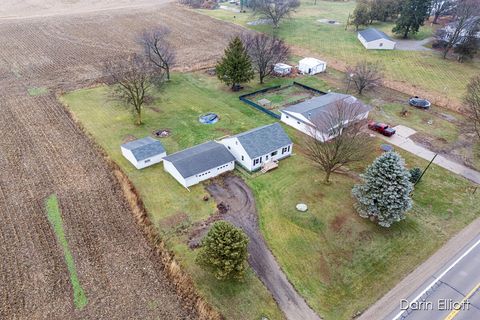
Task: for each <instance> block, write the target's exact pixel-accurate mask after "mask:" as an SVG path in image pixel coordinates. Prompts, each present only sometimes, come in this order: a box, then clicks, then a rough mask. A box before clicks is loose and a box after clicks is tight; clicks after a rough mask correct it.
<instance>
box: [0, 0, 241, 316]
mask: <svg viewBox="0 0 480 320" xmlns="http://www.w3.org/2000/svg"><path fill="white" fill-rule="evenodd" d="M31 1H34V0H30V2H31ZM49 1H50V2H52V1H53V0H49ZM10 3H13V2H12V1H10ZM112 3H113V2H112ZM2 8H4V7H3V3H2ZM155 8H156V9H155V10H152V9H151V8H149V10H143V11H142V9H140V8H135V9H128V10H115V11H101V12H94V13H88V14H87V13H82V14H79V15H69V16H63V15H62V16H56V17H35V18H28V19H27V18H21V19H3V20H1V19H0V42H1V43H2V50H1V51H0V88H2V89H3V90H1V91H0V110H2V112H1V113H0V127H1V128H2V134H1V135H0V168H2V169H1V170H0V222H1V223H0V256H1V257H2V262H1V263H0V279H1V281H0V292H2V294H1V295H0V318H1V319H12V318H14V319H45V318H52V319H127V318H137V319H152V318H159V319H191V318H196V314H195V312H193V311H192V308H193V307H195V309H196V310H197V311H198V313H199V314H200V315H201V314H202V312H205V313H204V314H207V315H210V316H204V318H212V319H213V318H215V319H217V318H218V315H216V314H215V312H210V311H211V309H210V308H209V307H208V306H207V305H206V304H205V303H204V302H203V301H202V300H201V299H199V298H198V297H194V294H193V293H192V292H193V291H194V289H193V285H192V283H191V282H189V280H188V277H186V276H182V277H178V276H177V275H178V274H181V271H179V270H180V269H179V267H178V265H177V264H176V263H175V261H174V260H172V259H171V258H169V255H168V254H167V253H166V251H165V250H163V249H161V246H160V247H159V245H158V244H156V245H155V246H152V245H151V244H152V241H153V240H155V239H158V237H157V236H155V235H154V234H153V233H152V232H145V230H147V229H148V230H152V227H151V225H150V227H148V228H147V229H146V227H145V225H147V226H148V224H146V223H147V222H148V218H147V217H146V214H145V213H144V212H143V213H142V212H140V213H138V214H137V216H135V212H137V211H138V210H137V211H135V210H133V209H132V207H131V206H130V205H129V201H127V200H130V199H126V198H125V192H127V191H128V190H129V189H128V188H127V189H125V188H122V186H121V185H120V184H119V180H118V179H120V176H121V175H119V174H116V175H113V174H112V171H111V168H110V166H109V165H108V164H107V162H106V161H105V159H104V158H103V156H102V154H101V153H100V152H99V151H98V150H97V148H95V146H93V145H92V143H91V141H90V140H89V139H88V138H87V137H86V136H85V134H84V133H83V132H82V130H81V129H80V128H79V126H78V125H77V124H76V123H75V122H74V121H73V120H72V119H71V117H70V116H69V114H68V113H67V112H66V110H65V109H64V107H63V106H62V105H61V104H60V103H58V101H57V99H56V96H55V94H58V93H60V92H61V91H65V90H71V89H76V88H79V87H82V86H84V85H89V84H93V83H96V82H97V81H98V79H99V76H100V74H101V72H100V70H101V65H102V62H103V61H105V60H109V59H118V58H121V57H124V56H125V55H126V54H127V53H129V52H132V51H136V50H138V48H137V47H136V45H135V41H134V39H135V36H136V35H137V34H138V33H139V32H140V31H141V30H142V29H144V28H147V27H150V26H153V25H158V24H159V23H160V22H161V23H163V24H168V25H169V26H170V27H171V29H172V39H174V41H175V42H174V46H175V47H176V48H177V51H178V61H179V64H178V65H179V66H182V67H181V68H179V69H187V68H196V67H199V66H204V65H211V64H212V63H213V62H214V61H215V60H216V58H217V57H218V56H220V54H221V52H222V51H223V48H224V45H225V44H226V43H227V41H228V39H229V38H230V35H231V34H233V33H234V32H235V27H234V26H230V25H225V24H223V23H221V22H219V21H216V20H212V19H209V18H208V17H205V16H202V15H198V14H195V13H192V12H190V11H188V10H185V9H183V8H181V7H178V6H175V5H166V6H165V7H161V6H158V7H155ZM31 87H46V88H48V89H49V91H50V92H51V93H50V94H47V95H44V96H37V97H31V96H29V95H28V93H27V90H28V89H29V88H31ZM52 193H55V194H57V195H58V198H59V201H60V205H61V209H62V217H63V221H64V228H65V233H66V237H67V239H68V243H69V247H70V249H71V251H72V253H73V257H74V260H75V264H76V268H77V272H78V276H79V280H80V283H81V285H82V287H83V289H84V290H85V294H86V296H87V298H88V304H87V306H86V307H85V308H84V309H83V310H81V311H79V310H76V309H75V307H74V305H73V297H72V295H73V293H72V287H71V283H70V280H69V273H68V270H67V267H66V264H65V261H64V256H63V252H62V249H61V247H60V246H59V245H58V243H57V241H56V237H55V234H54V232H53V230H52V228H51V226H50V224H49V223H48V220H47V217H46V213H45V211H44V200H45V199H46V197H48V196H49V195H51V194H52ZM132 210H133V211H132ZM138 217H139V218H138ZM152 239H153V240H152ZM153 242H155V241H153ZM155 243H156V242H155ZM167 274H168V275H171V276H172V278H167ZM172 283H174V284H175V285H176V286H178V287H180V288H182V290H184V289H185V288H187V289H185V290H184V292H185V291H187V292H189V294H187V295H186V296H187V297H193V298H192V299H191V301H186V300H184V299H182V298H181V297H180V294H179V293H178V292H177V291H176V290H175V288H174V285H173V284H172ZM188 290H190V291H188ZM183 296H184V297H185V295H183Z"/></svg>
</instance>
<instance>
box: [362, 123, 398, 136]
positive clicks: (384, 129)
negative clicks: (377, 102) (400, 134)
mask: <svg viewBox="0 0 480 320" xmlns="http://www.w3.org/2000/svg"><path fill="white" fill-rule="evenodd" d="M368 129H370V130H373V131H377V132H379V133H380V134H383V135H384V136H386V137H391V136H393V135H394V134H395V129H392V128H390V126H389V125H388V124H385V123H381V122H375V121H369V122H368Z"/></svg>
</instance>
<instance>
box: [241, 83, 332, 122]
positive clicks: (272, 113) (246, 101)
mask: <svg viewBox="0 0 480 320" xmlns="http://www.w3.org/2000/svg"><path fill="white" fill-rule="evenodd" d="M291 85H296V86H300V87H302V88H304V89H306V90H310V91H313V92H315V93H317V94H327V93H326V92H323V91H321V90H317V89H315V88H312V87H309V86H306V85H304V84H301V83H298V82H296V81H294V82H293V84H291ZM281 87H282V86H281V85H277V86H272V87H268V88H263V89H260V90H257V91H254V92H250V93H247V94H243V95H241V96H240V97H238V98H239V99H240V100H241V101H243V102H245V103H246V104H248V105H250V106H252V107H254V108H255V109H257V110H259V111H261V112H263V113H266V114H268V115H269V116H271V117H273V118H275V119H280V115H279V114H276V113H275V112H273V111H271V110H268V109H266V108H264V107H262V106H261V105H259V104H257V103H255V102H253V101H252V100H250V99H248V98H249V97H251V96H254V95H257V94H259V93H265V92H267V91H271V90H276V89H280V88H281ZM287 87H289V86H286V87H285V88H287Z"/></svg>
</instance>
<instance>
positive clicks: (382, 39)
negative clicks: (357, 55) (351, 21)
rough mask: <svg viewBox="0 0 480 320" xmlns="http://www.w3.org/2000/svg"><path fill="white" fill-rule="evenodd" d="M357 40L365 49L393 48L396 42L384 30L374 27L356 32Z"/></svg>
mask: <svg viewBox="0 0 480 320" xmlns="http://www.w3.org/2000/svg"><path fill="white" fill-rule="evenodd" d="M357 38H358V40H360V42H361V43H362V44H363V46H364V47H365V48H367V49H378V50H393V49H395V44H396V42H395V41H393V40H392V39H391V38H390V37H389V36H387V35H386V34H385V33H384V32H382V31H379V30H377V29H375V28H368V29H365V30H362V31H359V32H358V35H357Z"/></svg>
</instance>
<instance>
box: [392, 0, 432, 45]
mask: <svg viewBox="0 0 480 320" xmlns="http://www.w3.org/2000/svg"><path fill="white" fill-rule="evenodd" d="M431 5H432V0H405V1H404V3H403V6H402V11H401V12H400V17H399V18H398V19H397V24H396V26H395V27H394V28H393V29H392V31H393V32H395V33H396V34H399V35H402V36H403V38H404V39H406V38H407V37H408V34H409V33H412V34H415V33H417V32H418V29H420V27H421V26H423V23H424V22H425V20H426V19H427V18H428V17H429V15H430V7H431Z"/></svg>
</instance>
